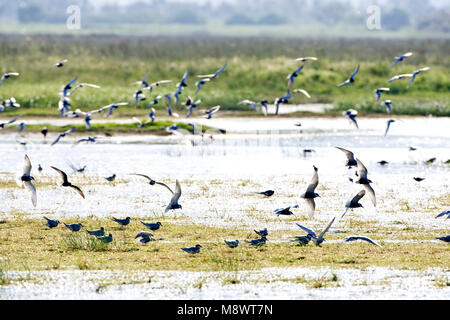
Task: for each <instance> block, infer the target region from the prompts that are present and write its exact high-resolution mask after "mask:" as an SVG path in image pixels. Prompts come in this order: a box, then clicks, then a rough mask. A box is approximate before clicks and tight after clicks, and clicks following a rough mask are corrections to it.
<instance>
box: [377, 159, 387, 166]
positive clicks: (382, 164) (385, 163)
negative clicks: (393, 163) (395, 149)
mask: <svg viewBox="0 0 450 320" xmlns="http://www.w3.org/2000/svg"><path fill="white" fill-rule="evenodd" d="M378 164H379V165H381V166H385V165H387V164H389V162H387V161H385V160H381V161H378Z"/></svg>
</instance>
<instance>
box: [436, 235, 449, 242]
mask: <svg viewBox="0 0 450 320" xmlns="http://www.w3.org/2000/svg"><path fill="white" fill-rule="evenodd" d="M436 239H438V240H441V241H444V242H450V235H448V236H445V237H437V238H436Z"/></svg>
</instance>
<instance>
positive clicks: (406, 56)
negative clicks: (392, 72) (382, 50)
mask: <svg viewBox="0 0 450 320" xmlns="http://www.w3.org/2000/svg"><path fill="white" fill-rule="evenodd" d="M412 55H413V53H412V52H407V53H405V54H402V55H401V56H400V57H395V61H394V63H393V64H392V66H391V68H393V67H394V66H395V65H396V64H397V63H399V62H402V61H403V60H405V59H406V58H408V57H411V56H412Z"/></svg>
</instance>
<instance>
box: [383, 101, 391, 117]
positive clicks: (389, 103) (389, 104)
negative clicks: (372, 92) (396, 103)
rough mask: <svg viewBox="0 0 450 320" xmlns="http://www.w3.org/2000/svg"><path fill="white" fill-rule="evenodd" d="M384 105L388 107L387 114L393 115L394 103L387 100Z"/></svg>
mask: <svg viewBox="0 0 450 320" xmlns="http://www.w3.org/2000/svg"><path fill="white" fill-rule="evenodd" d="M384 105H385V106H386V113H387V114H391V110H392V101H391V100H385V101H384Z"/></svg>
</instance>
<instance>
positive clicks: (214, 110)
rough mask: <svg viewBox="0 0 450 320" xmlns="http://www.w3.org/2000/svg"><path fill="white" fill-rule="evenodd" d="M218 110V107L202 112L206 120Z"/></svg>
mask: <svg viewBox="0 0 450 320" xmlns="http://www.w3.org/2000/svg"><path fill="white" fill-rule="evenodd" d="M219 110H220V106H215V107H212V108H210V109H208V110H203V113H205V114H206V115H205V118H206V119H211V118H212V116H213V114H216V113H217V112H218V111H219Z"/></svg>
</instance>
